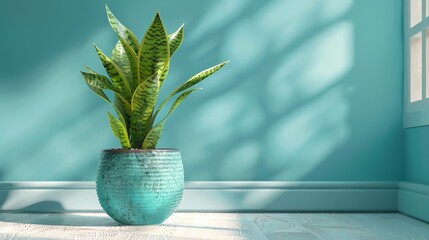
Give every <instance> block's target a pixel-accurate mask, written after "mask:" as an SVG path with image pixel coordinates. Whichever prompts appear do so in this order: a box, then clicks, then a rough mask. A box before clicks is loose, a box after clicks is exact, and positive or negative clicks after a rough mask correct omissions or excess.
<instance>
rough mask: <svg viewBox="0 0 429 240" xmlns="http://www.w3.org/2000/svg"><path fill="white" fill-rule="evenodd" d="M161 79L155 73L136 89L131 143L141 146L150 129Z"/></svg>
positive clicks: (133, 101)
mask: <svg viewBox="0 0 429 240" xmlns="http://www.w3.org/2000/svg"><path fill="white" fill-rule="evenodd" d="M158 84H159V79H158V75H157V74H156V73H155V74H153V75H152V76H151V77H149V78H148V79H146V80H145V81H143V82H142V83H141V84H140V85H139V86H138V87H137V88H136V90H135V92H134V95H133V98H132V100H131V109H132V115H131V126H130V133H131V143H132V146H133V147H134V148H140V146H141V145H142V142H143V139H144V137H145V135H146V133H147V132H148V131H149V130H148V129H149V127H150V126H149V124H150V122H151V117H152V112H153V109H154V107H155V103H156V99H157V98H158V92H159V87H158Z"/></svg>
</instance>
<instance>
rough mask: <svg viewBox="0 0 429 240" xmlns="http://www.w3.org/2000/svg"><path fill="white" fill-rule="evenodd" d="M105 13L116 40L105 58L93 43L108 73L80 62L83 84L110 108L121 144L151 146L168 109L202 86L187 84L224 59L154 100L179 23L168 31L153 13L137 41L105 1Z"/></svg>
mask: <svg viewBox="0 0 429 240" xmlns="http://www.w3.org/2000/svg"><path fill="white" fill-rule="evenodd" d="M106 12H107V18H108V20H109V23H110V26H111V27H112V29H113V30H114V31H115V33H116V35H117V36H118V42H117V44H116V45H115V47H114V48H113V50H112V54H111V56H110V58H109V57H108V56H106V55H105V54H104V53H103V52H102V51H101V50H100V49H99V48H98V47H97V46H95V45H94V46H95V50H96V52H97V54H98V56H99V58H100V60H101V63H102V64H103V66H104V68H105V70H106V73H107V76H104V75H102V74H99V73H96V72H95V71H93V70H92V69H90V68H89V67H85V68H86V70H87V71H86V72H81V74H82V76H83V78H84V79H85V82H86V84H87V85H88V87H89V88H90V89H91V90H92V91H93V92H94V93H95V94H97V95H98V96H100V97H101V98H102V99H104V100H105V101H106V102H108V103H109V104H110V105H111V106H112V107H113V109H114V110H115V112H116V115H117V117H115V116H113V115H112V114H111V113H108V119H109V123H110V127H111V129H112V132H113V134H114V135H115V137H116V138H118V140H119V141H120V143H121V146H122V148H124V149H130V148H137V149H155V148H156V146H157V143H158V140H159V139H160V137H161V135H162V131H163V129H164V126H165V123H166V121H167V118H168V117H169V116H170V114H171V113H172V112H173V111H174V110H175V109H176V108H177V107H178V106H179V105H180V103H181V102H182V101H183V100H184V99H185V98H186V97H187V96H188V95H189V94H191V93H192V92H194V91H197V90H200V89H201V88H192V87H193V86H194V85H196V84H197V83H199V82H201V81H202V80H204V79H205V78H207V77H208V76H210V75H212V74H213V73H215V72H216V71H218V70H219V69H221V68H222V67H223V66H225V64H227V63H228V62H229V61H226V62H222V63H220V64H218V65H215V66H213V67H211V68H208V69H206V70H203V71H201V72H200V73H198V74H196V75H194V76H193V77H191V78H190V79H189V80H187V81H186V82H184V83H183V84H182V85H180V86H179V87H177V88H176V89H175V90H173V91H172V92H171V93H170V94H169V95H168V96H167V97H166V98H165V99H164V100H163V101H162V102H160V103H159V104H158V105H157V100H158V94H159V91H160V89H161V87H162V85H163V83H164V81H165V79H166V77H167V74H168V70H169V67H170V58H171V57H172V55H173V54H174V53H175V52H176V50H177V49H178V48H179V46H180V45H181V43H182V41H183V35H184V25H182V26H181V27H180V28H179V29H178V30H177V31H175V32H173V33H171V34H167V32H166V30H165V27H164V24H163V23H162V20H161V17H160V15H159V12H158V13H157V14H156V15H155V18H154V19H153V21H152V23H151V25H150V26H149V28H148V29H147V31H146V33H145V34H144V37H143V39H142V41H141V42H140V43H139V41H138V40H137V38H136V36H135V35H134V33H133V32H132V31H131V30H130V29H128V28H126V27H125V26H124V25H122V23H121V22H119V20H118V19H117V18H116V17H115V16H114V15H113V13H112V12H111V11H110V9H109V8H108V7H107V5H106ZM106 90H108V91H112V92H113V95H112V96H113V98H114V99H113V101H111V100H110V99H109V98H108V96H107V95H106V94H105V92H104V91H106ZM176 95H178V97H177V98H176V99H175V101H174V102H173V103H172V105H171V107H170V109H169V111H168V112H167V113H166V115H165V116H164V117H162V118H161V119H160V120H159V121H158V122H156V120H158V119H157V117H158V114H159V113H160V111H161V109H162V108H163V107H164V105H165V104H167V103H168V102H169V100H170V99H171V98H172V97H174V96H176ZM156 106H158V107H156Z"/></svg>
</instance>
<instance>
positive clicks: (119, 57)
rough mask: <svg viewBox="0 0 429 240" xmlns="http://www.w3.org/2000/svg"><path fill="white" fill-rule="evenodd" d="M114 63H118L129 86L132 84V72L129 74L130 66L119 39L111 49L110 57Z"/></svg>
mask: <svg viewBox="0 0 429 240" xmlns="http://www.w3.org/2000/svg"><path fill="white" fill-rule="evenodd" d="M110 59H112V61H113V62H114V63H116V65H118V67H119V69H121V71H122V72H123V73H124V75H125V78H126V79H127V81H128V84H129V85H130V86H131V84H132V78H133V77H132V74H131V66H130V62H129V60H128V56H127V53H126V52H125V49H124V47H123V46H122V43H121V41H120V40H118V42H117V43H116V45H115V48H113V50H112V55H111V57H110Z"/></svg>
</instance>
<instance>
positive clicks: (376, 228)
mask: <svg viewBox="0 0 429 240" xmlns="http://www.w3.org/2000/svg"><path fill="white" fill-rule="evenodd" d="M0 239H2V240H3V239H25V240H30V239H34V240H41V239H91V240H98V239H121V240H125V239H151V240H154V239H163V240H164V239H182V240H184V239H221V240H228V239H293V240H303V239H305V240H309V239H329V240H335V239H342V240H354V239H362V240H368V239H374V240H375V239H377V240H378V239H388V240H395V239H401V240H408V239H409V240H420V239H422V240H424V239H428V240H429V224H427V223H424V222H421V221H418V220H416V219H412V218H409V217H406V216H404V215H401V214H398V213H386V214H382V213H377V214H353V213H342V214H320V213H306V214H301V213H255V214H253V213H252V214H249V213H243V214H235V213H176V214H174V215H173V216H172V217H171V218H169V219H168V220H167V221H166V222H165V223H164V224H162V225H158V226H119V225H118V224H117V223H116V222H114V221H113V220H112V219H110V218H109V217H108V216H107V215H105V214H102V213H73V214H12V213H2V214H0Z"/></svg>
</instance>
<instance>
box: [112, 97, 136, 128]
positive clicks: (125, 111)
mask: <svg viewBox="0 0 429 240" xmlns="http://www.w3.org/2000/svg"><path fill="white" fill-rule="evenodd" d="M114 104H115V106H116V107H117V108H118V110H119V111H120V112H121V114H122V116H123V117H124V120H125V123H126V124H125V126H129V123H130V119H131V115H132V111H131V105H130V103H129V102H128V101H127V100H126V99H125V98H123V97H122V96H121V95H119V94H115V101H114Z"/></svg>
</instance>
